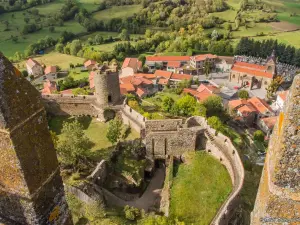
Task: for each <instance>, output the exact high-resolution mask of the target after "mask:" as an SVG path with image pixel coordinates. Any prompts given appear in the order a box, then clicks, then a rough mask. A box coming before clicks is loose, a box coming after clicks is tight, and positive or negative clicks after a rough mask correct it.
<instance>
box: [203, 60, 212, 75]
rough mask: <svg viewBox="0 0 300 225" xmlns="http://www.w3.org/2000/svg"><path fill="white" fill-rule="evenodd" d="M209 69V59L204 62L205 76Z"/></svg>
mask: <svg viewBox="0 0 300 225" xmlns="http://www.w3.org/2000/svg"><path fill="white" fill-rule="evenodd" d="M210 71H211V63H210V62H209V61H207V60H206V61H205V63H204V72H205V77H206V78H208V75H209V74H210Z"/></svg>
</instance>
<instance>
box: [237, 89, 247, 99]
mask: <svg viewBox="0 0 300 225" xmlns="http://www.w3.org/2000/svg"><path fill="white" fill-rule="evenodd" d="M238 96H239V98H240V99H248V98H249V93H248V91H246V90H240V91H239V93H238Z"/></svg>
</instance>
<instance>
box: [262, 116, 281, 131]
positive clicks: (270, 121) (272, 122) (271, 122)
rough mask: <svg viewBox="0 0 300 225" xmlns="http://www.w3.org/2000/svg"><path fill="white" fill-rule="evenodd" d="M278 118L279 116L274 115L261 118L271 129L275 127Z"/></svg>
mask: <svg viewBox="0 0 300 225" xmlns="http://www.w3.org/2000/svg"><path fill="white" fill-rule="evenodd" d="M277 118H278V116H272V117H266V118H262V119H261V120H262V121H263V122H264V124H265V125H266V126H267V127H268V128H269V129H273V127H274V126H275V124H276V122H277Z"/></svg>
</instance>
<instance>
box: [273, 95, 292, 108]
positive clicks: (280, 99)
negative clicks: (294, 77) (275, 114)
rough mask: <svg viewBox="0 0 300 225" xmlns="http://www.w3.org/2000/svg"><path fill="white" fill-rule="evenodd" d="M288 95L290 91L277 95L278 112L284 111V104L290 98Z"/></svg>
mask: <svg viewBox="0 0 300 225" xmlns="http://www.w3.org/2000/svg"><path fill="white" fill-rule="evenodd" d="M288 93H289V91H283V92H280V93H279V94H278V95H277V98H276V102H275V107H276V108H277V111H279V112H282V111H283V107H284V103H285V100H286V98H287V96H288Z"/></svg>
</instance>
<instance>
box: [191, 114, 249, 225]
mask: <svg viewBox="0 0 300 225" xmlns="http://www.w3.org/2000/svg"><path fill="white" fill-rule="evenodd" d="M197 120H198V122H200V123H201V126H203V127H205V128H206V131H205V136H206V138H207V140H208V141H207V144H206V151H207V152H208V153H209V154H211V155H213V156H214V157H215V158H217V159H218V160H220V162H221V163H222V164H223V165H224V166H225V167H226V169H227V171H228V173H229V175H230V177H231V181H232V184H233V190H232V192H231V193H230V195H229V196H228V198H227V200H226V201H225V202H224V203H223V205H222V207H221V208H220V210H219V212H218V214H217V215H216V216H215V218H214V219H213V221H212V222H211V224H213V225H217V224H218V225H225V224H228V221H229V219H230V218H231V216H232V215H233V212H234V210H235V209H236V206H237V203H238V201H239V193H240V191H241V189H242V187H243V182H244V176H245V175H244V166H243V163H242V161H241V159H240V157H239V154H238V151H237V150H236V148H235V147H234V145H233V144H232V142H231V140H230V139H229V138H228V137H226V136H224V135H223V134H221V133H218V132H216V130H214V129H212V128H211V127H210V126H209V125H208V124H207V122H206V120H205V118H202V117H198V118H197Z"/></svg>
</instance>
